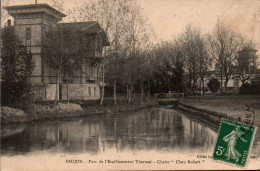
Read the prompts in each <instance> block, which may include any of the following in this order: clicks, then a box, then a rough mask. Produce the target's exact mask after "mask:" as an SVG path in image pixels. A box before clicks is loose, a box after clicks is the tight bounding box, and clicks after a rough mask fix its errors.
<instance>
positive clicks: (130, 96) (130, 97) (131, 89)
mask: <svg viewBox="0 0 260 171" xmlns="http://www.w3.org/2000/svg"><path fill="white" fill-rule="evenodd" d="M132 92H133V84H131V87H130V90H129V99H128V104H130V103H131V99H132Z"/></svg>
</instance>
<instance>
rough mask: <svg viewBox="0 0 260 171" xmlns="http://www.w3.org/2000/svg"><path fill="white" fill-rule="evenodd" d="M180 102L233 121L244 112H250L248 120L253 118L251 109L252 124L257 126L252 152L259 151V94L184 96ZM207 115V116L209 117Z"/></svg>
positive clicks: (242, 118)
mask: <svg viewBox="0 0 260 171" xmlns="http://www.w3.org/2000/svg"><path fill="white" fill-rule="evenodd" d="M180 102H181V103H183V104H185V105H187V106H191V109H192V108H193V109H199V110H198V111H202V112H205V111H209V112H207V113H208V115H211V116H217V115H218V116H223V117H225V116H226V117H227V118H230V119H232V120H235V121H239V120H241V121H242V122H243V121H244V120H245V118H246V116H247V115H246V114H251V118H249V120H250V121H252V120H253V114H252V111H253V112H254V114H255V118H254V125H255V126H257V127H258V130H257V133H256V136H255V141H254V146H253V150H252V151H254V152H253V153H254V154H259V153H260V148H259V146H260V145H259V144H260V134H259V128H260V96H205V97H202V96H200V97H186V98H183V99H181V101H180ZM211 116H209V117H211Z"/></svg>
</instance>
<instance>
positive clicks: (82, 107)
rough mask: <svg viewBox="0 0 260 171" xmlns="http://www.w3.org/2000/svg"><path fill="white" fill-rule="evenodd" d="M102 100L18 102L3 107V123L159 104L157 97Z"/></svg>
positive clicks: (66, 116) (126, 110)
mask: <svg viewBox="0 0 260 171" xmlns="http://www.w3.org/2000/svg"><path fill="white" fill-rule="evenodd" d="M99 103H100V101H99V100H97V101H70V102H69V103H68V102H65V101H61V102H59V103H58V104H57V105H56V106H55V107H52V105H53V102H37V103H27V104H18V105H16V106H11V107H1V123H2V124H9V123H22V122H31V121H49V120H67V119H69V118H72V117H82V116H89V115H97V114H113V113H119V112H128V111H136V110H141V109H144V108H149V107H152V106H155V105H157V101H156V99H153V98H151V99H146V100H144V101H141V99H140V98H134V99H133V100H132V101H131V104H128V103H127V100H126V99H125V98H119V99H118V101H117V104H114V102H113V99H112V98H105V99H104V104H103V105H100V104H99Z"/></svg>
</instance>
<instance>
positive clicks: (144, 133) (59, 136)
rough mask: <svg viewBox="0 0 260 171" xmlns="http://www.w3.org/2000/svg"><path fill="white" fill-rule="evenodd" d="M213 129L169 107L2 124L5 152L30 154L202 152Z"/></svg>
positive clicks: (212, 137) (213, 139)
mask: <svg viewBox="0 0 260 171" xmlns="http://www.w3.org/2000/svg"><path fill="white" fill-rule="evenodd" d="M216 136H217V135H216V132H215V130H213V129H211V128H210V127H209V126H207V125H205V124H204V123H201V122H200V121H198V120H195V119H193V118H190V117H188V116H186V115H184V114H182V113H179V112H178V111H176V110H174V109H170V108H169V109H168V108H152V109H146V110H141V111H136V112H128V113H118V114H107V115H95V116H94V115H92V116H89V117H84V118H74V119H72V120H70V121H51V122H34V123H25V124H12V125H3V126H2V137H1V152H2V155H4V156H13V155H24V154H30V153H35V152H36V153H38V154H41V153H44V154H46V153H51V154H55V153H57V154H58V153H69V154H71V153H72V154H78V153H80V154H90V155H99V154H103V153H108V152H110V151H111V150H112V151H115V152H116V153H123V154H124V153H127V154H129V153H132V154H138V153H140V152H144V151H146V152H147V151H148V152H149V151H157V152H160V153H169V152H170V153H180V152H181V153H185V152H187V153H191V152H192V153H204V152H207V151H209V150H210V149H213V146H214V144H215V142H216Z"/></svg>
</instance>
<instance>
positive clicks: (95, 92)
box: [94, 87, 97, 96]
mask: <svg viewBox="0 0 260 171" xmlns="http://www.w3.org/2000/svg"><path fill="white" fill-rule="evenodd" d="M96 95H97V88H96V87H94V96H96Z"/></svg>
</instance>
